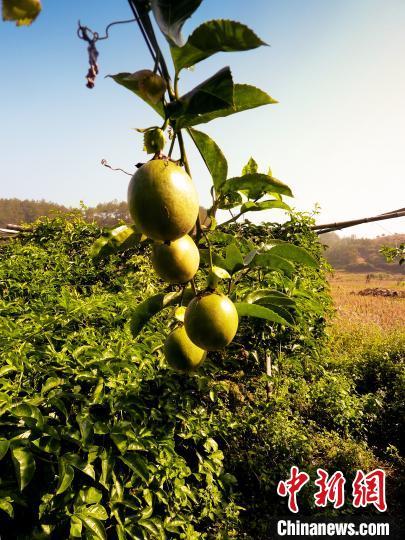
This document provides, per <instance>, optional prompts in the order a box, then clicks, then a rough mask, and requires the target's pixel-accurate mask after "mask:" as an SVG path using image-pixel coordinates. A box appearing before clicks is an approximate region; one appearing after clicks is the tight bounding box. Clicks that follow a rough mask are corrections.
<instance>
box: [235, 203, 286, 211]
mask: <svg viewBox="0 0 405 540" xmlns="http://www.w3.org/2000/svg"><path fill="white" fill-rule="evenodd" d="M273 208H280V209H282V210H287V211H288V212H290V211H291V208H290V207H289V206H288V204H286V203H285V202H283V201H261V202H253V201H247V202H245V203H244V204H242V206H241V208H240V211H241V212H242V213H244V214H246V213H247V212H260V211H261V210H271V209H273Z"/></svg>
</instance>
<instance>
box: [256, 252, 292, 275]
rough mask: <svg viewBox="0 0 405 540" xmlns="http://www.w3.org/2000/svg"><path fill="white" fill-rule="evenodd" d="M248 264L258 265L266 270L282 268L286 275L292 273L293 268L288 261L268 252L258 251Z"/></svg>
mask: <svg viewBox="0 0 405 540" xmlns="http://www.w3.org/2000/svg"><path fill="white" fill-rule="evenodd" d="M249 266H258V267H260V268H266V269H267V270H282V271H283V272H285V273H286V274H287V275H290V274H292V273H293V272H294V270H295V267H294V265H293V264H292V263H291V262H290V261H287V260H286V259H283V258H282V257H279V256H278V255H275V254H271V253H270V252H267V253H258V254H257V255H256V256H255V257H254V259H253V260H252V262H251V263H250V265H249Z"/></svg>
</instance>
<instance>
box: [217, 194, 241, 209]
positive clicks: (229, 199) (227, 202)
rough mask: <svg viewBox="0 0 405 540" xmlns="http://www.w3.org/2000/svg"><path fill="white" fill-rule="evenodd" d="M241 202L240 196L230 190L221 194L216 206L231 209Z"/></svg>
mask: <svg viewBox="0 0 405 540" xmlns="http://www.w3.org/2000/svg"><path fill="white" fill-rule="evenodd" d="M241 204H242V196H241V195H240V194H239V193H238V192H237V191H230V192H229V193H226V194H221V198H220V203H219V206H218V208H220V209H221V210H231V209H232V208H235V207H236V206H240V205H241Z"/></svg>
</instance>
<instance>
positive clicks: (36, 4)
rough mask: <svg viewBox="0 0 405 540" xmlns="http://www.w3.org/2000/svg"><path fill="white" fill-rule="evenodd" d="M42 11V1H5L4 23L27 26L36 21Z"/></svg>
mask: <svg viewBox="0 0 405 540" xmlns="http://www.w3.org/2000/svg"><path fill="white" fill-rule="evenodd" d="M41 9H42V6H41V2H40V0H3V21H13V22H15V23H16V25H17V26H27V25H29V24H31V23H32V22H33V21H35V19H36V18H37V17H38V15H39V13H40V11H41Z"/></svg>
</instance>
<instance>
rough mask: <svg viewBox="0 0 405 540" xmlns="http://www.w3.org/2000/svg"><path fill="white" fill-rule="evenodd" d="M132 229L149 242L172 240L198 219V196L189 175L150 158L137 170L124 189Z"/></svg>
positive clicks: (171, 164) (166, 161)
mask: <svg viewBox="0 0 405 540" xmlns="http://www.w3.org/2000/svg"><path fill="white" fill-rule="evenodd" d="M128 207H129V212H130V214H131V216H132V219H133V220H134V223H135V227H136V228H137V229H138V230H139V231H140V232H141V233H142V234H144V235H145V236H148V237H149V238H152V240H176V239H177V238H180V237H181V236H184V235H185V234H187V233H188V232H189V231H190V230H191V229H192V228H193V226H194V224H195V222H196V220H197V216H198V209H199V205H198V196H197V192H196V189H195V187H194V184H193V181H192V180H191V178H190V177H189V175H188V174H187V173H186V172H185V171H184V170H183V169H182V168H181V167H179V166H178V165H176V164H175V163H173V162H172V161H169V160H165V159H153V160H151V161H148V162H147V163H145V164H144V165H142V167H140V168H139V169H138V170H137V171H136V173H135V174H134V175H133V177H132V179H131V181H130V183H129V186H128Z"/></svg>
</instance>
